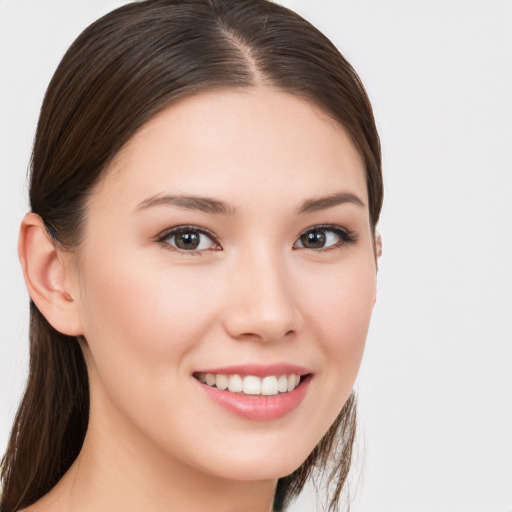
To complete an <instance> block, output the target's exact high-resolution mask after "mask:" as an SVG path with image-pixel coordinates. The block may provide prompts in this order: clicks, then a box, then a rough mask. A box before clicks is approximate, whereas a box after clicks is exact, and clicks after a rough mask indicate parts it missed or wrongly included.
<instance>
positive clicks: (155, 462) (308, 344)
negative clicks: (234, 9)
mask: <svg viewBox="0 0 512 512" xmlns="http://www.w3.org/2000/svg"><path fill="white" fill-rule="evenodd" d="M336 194H338V196H337V197H338V199H337V201H320V202H318V201H317V202H316V203H314V204H315V205H316V208H312V207H311V205H312V204H313V203H312V201H311V200H317V199H324V198H330V197H332V196H333V195H336ZM184 196H193V197H194V198H197V197H201V198H208V199H213V200H214V202H213V203H212V202H211V201H210V202H206V203H205V202H204V201H203V202H201V201H199V202H198V201H197V200H193V201H190V200H185V201H183V197H184ZM163 197H166V199H162V198H163ZM177 197H178V198H180V200H179V201H176V198H177ZM347 198H348V200H347ZM180 201H181V204H176V203H177V202H180ZM308 201H309V203H308ZM198 204H200V206H199V209H198ZM205 204H207V205H209V206H205ZM308 204H309V206H310V208H307V205H308ZM212 205H213V206H212ZM301 209H302V210H306V211H303V212H302V213H299V210H301ZM180 226H193V228H191V227H185V228H180V229H181V231H180V233H181V234H178V235H176V233H172V232H171V233H169V231H170V230H172V228H176V227H180ZM325 226H328V227H325ZM313 228H314V229H313ZM183 229H184V230H183ZM312 230H313V231H312ZM308 234H309V235H312V234H313V235H314V236H313V238H315V236H316V237H317V239H319V240H320V242H319V244H317V245H315V246H314V247H312V246H311V245H314V244H310V243H309V240H310V238H308V236H307V235H308ZM347 234H348V235H347ZM187 237H188V238H187ZM190 237H193V238H194V240H196V241H198V243H199V245H197V246H194V245H190V243H189V245H186V244H185V245H184V241H185V242H186V241H187V240H188V242H190ZM350 237H352V239H350ZM322 240H323V241H322ZM304 242H305V243H304ZM322 244H323V247H322ZM180 247H181V248H180ZM183 247H185V248H183ZM19 253H20V259H21V262H22V266H23V269H24V273H25V278H26V282H27V286H28V289H29V292H30V294H31V297H32V298H33V300H34V301H35V302H36V304H37V306H38V308H39V309H40V310H41V312H42V313H43V314H44V315H45V316H46V318H47V319H48V321H49V322H50V323H51V324H52V325H53V326H54V327H55V328H56V329H58V330H60V331H61V332H63V333H65V334H69V335H73V336H83V342H82V348H83V351H84V355H85V359H86V362H87V367H88V371H89V378H90V388H91V413H90V424H89V429H88V432H87V436H86V439H85V443H84V446H83V449H82V451H81V453H80V456H79V457H78V459H77V460H76V461H75V463H74V464H73V466H72V467H71V469H70V470H69V471H68V473H67V474H66V475H65V477H64V478H63V479H62V480H61V482H60V483H59V484H58V485H57V486H56V487H55V488H54V489H53V490H52V491H51V492H50V493H49V494H48V495H47V496H45V497H44V498H42V499H41V500H39V501H38V502H36V503H35V504H34V505H33V506H31V507H29V509H28V510H30V511H45V510H52V511H55V512H59V511H73V512H78V511H86V510H87V511H90V510H94V511H95V512H103V511H105V512H106V511H112V510H124V511H138V512H139V511H140V510H145V511H154V512H160V511H166V512H168V511H169V510H171V509H172V510H173V512H185V511H186V512H204V510H208V511H209V512H216V511H222V512H227V511H237V512H240V511H244V512H268V511H269V510H271V506H272V500H273V495H274V491H275V485H276V482H277V479H278V478H279V477H282V476H284V475H287V474H289V473H290V472H292V471H293V470H295V469H296V468H297V467H298V466H299V465H300V464H301V463H302V462H303V461H304V459H305V458H306V457H307V455H308V454H309V453H310V452H311V450H312V449H313V448H314V446H315V445H316V444H317V443H318V441H319V440H320V438H321V437H322V435H323V434H324V433H325V432H326V431H327V429H328V428H329V426H330V425H331V423H332V422H333V421H334V419H335V417H336V416H337V414H338V413H339V411H340V410H341V408H342V406H343V404H344V403H345V401H346V399H347V398H348V396H349V394H350V392H351V390H352V386H353V384H354V381H355V378H356V375H357V371H358V369H359V365H360V362H361V357H362V354H363V349H364V344H365V339H366V334H367V330H368V325H369V321H370V316H371V312H372V309H373V305H374V302H375V288H376V250H375V244H374V242H373V237H372V228H371V224H370V221H369V212H368V195H367V189H366V181H365V171H364V165H363V162H362V160H361V157H360V155H359V154H358V152H357V150H356V148H355V146H354V145H353V143H352V142H351V140H350V139H349V137H348V136H347V133H346V131H345V130H344V129H343V128H342V127H341V126H340V125H339V124H338V123H337V122H335V121H334V120H332V119H331V118H330V117H329V116H327V115H326V114H324V113H323V112H322V111H321V110H320V109H319V108H317V107H316V106H315V105H313V104H312V103H311V102H309V101H307V100H304V99H301V98H298V97H296V96H293V95H290V94H288V93H285V92H282V91H280V90H277V89H273V88H270V87H251V88H247V89H241V90H216V91H210V92H205V93H200V94H198V95H195V96H192V97H189V98H186V99H184V100H181V101H180V102H178V103H177V104H175V105H173V106H171V107H169V108H168V109H166V110H165V111H163V112H161V113H160V114H158V115H157V116H156V117H155V118H153V119H152V120H151V121H150V122H149V123H147V124H146V125H145V126H143V127H142V129H141V130H140V131H139V132H138V133H137V134H135V136H134V137H133V138H132V139H131V140H130V141H129V142H128V144H127V145H126V146H125V147H124V148H123V150H122V151H121V152H120V153H119V154H118V156H117V158H116V159H115V161H114V162H113V163H112V165H111V166H110V168H109V169H107V171H106V173H105V174H104V176H103V179H102V180H101V181H100V182H99V183H98V184H97V185H96V187H95V190H94V193H93V194H92V196H91V198H90V200H89V203H88V208H87V219H86V224H85V233H84V238H83V242H82V244H81V245H80V247H79V248H78V250H77V251H76V253H74V254H71V253H67V252H64V251H62V250H60V249H59V248H58V247H54V245H53V244H52V242H51V241H50V240H49V239H48V237H47V236H46V234H45V231H44V228H43V226H42V222H41V219H40V218H39V217H38V216H37V215H35V214H32V213H29V214H28V215H27V216H26V217H25V219H24V221H23V224H22V227H21V234H20V244H19ZM283 362H285V363H292V364H297V365H300V366H304V367H306V368H308V369H309V370H310V372H311V374H312V379H311V382H310V385H309V389H308V392H307V394H306V397H305V398H304V400H303V401H302V403H301V404H300V405H299V407H298V408H297V409H295V410H294V411H292V412H291V413H290V414H288V415H286V416H285V417H283V418H280V419H278V420H273V421H253V420H249V419H244V418H241V417H240V416H237V415H235V414H233V413H231V412H229V411H226V410H225V409H223V408H221V407H219V406H218V405H217V404H216V403H214V402H213V401H212V400H211V399H210V398H209V397H208V396H207V395H206V394H205V393H204V392H202V390H201V387H200V386H198V383H197V380H196V379H195V378H194V376H193V373H194V372H197V371H200V370H201V369H204V368H212V367H224V366H228V365H236V364H249V363H260V364H271V363H283Z"/></svg>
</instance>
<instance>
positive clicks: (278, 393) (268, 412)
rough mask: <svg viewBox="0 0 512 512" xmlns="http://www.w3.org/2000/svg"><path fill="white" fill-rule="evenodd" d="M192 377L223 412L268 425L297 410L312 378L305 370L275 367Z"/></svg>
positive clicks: (226, 369)
mask: <svg viewBox="0 0 512 512" xmlns="http://www.w3.org/2000/svg"><path fill="white" fill-rule="evenodd" d="M193 377H194V379H195V380H196V381H197V383H198V384H199V386H200V388H201V390H202V391H203V392H204V393H205V394H206V395H207V396H208V397H209V398H210V399H211V400H212V401H213V402H214V403H215V404H217V405H220V406H221V407H222V408H223V409H224V410H227V411H229V412H231V413H234V414H235V415H237V416H239V417H242V418H244V419H250V420H262V421H269V420H276V419H279V418H282V417H283V416H286V415H287V414H289V413H290V412H292V411H293V410H295V409H297V408H298V407H299V405H300V404H301V402H302V400H303V399H304V397H305V396H306V394H307V390H308V388H309V383H310V381H311V379H312V378H313V375H312V373H310V372H309V371H308V370H307V369H305V368H300V367H297V366H293V367H292V366H289V365H277V366H274V367H272V366H271V367H259V366H258V367H256V366H251V367H231V368H229V369H228V368H223V369H218V370H208V371H200V372H195V373H194V374H193Z"/></svg>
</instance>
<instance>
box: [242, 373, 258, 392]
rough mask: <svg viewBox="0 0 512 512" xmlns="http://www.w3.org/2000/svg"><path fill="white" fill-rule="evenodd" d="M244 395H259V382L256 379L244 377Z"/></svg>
mask: <svg viewBox="0 0 512 512" xmlns="http://www.w3.org/2000/svg"><path fill="white" fill-rule="evenodd" d="M243 389H244V393H245V394H246V395H260V394H261V380H260V379H258V377H253V376H252V375H247V377H244V387H243Z"/></svg>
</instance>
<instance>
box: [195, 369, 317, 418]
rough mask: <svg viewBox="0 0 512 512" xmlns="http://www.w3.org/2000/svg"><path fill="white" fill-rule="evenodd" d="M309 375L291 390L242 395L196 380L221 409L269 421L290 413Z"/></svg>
mask: <svg viewBox="0 0 512 512" xmlns="http://www.w3.org/2000/svg"><path fill="white" fill-rule="evenodd" d="M310 381H311V375H308V376H307V377H306V378H305V379H304V380H303V381H301V383H300V384H299V386H297V387H296V388H295V389H294V390H293V391H288V392H287V393H282V394H279V395H269V396H262V395H242V394H237V393H231V392H230V391H223V390H220V389H217V388H214V387H211V386H208V385H207V384H203V383H202V382H199V381H198V380H196V382H197V383H198V384H199V385H200V386H201V389H202V390H203V391H204V392H205V393H206V394H207V395H208V396H209V397H210V398H211V399H212V400H213V401H214V402H215V403H216V404H218V405H220V406H221V407H222V408H223V409H225V410H227V411H229V412H231V413H233V414H235V415H237V416H240V417H242V418H244V419H248V420H256V421H271V420H277V419H279V418H282V417H284V416H286V415H287V414H289V413H291V412H292V411H294V410H295V409H297V407H299V405H300V403H301V402H302V400H303V399H304V397H305V396H306V393H307V391H308V387H309V382H310Z"/></svg>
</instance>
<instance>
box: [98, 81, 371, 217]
mask: <svg viewBox="0 0 512 512" xmlns="http://www.w3.org/2000/svg"><path fill="white" fill-rule="evenodd" d="M339 190H347V191H350V192H353V193H356V194H357V195H358V196H359V197H361V199H362V200H363V201H364V202H365V203H367V191H366V178H365V169H364V164H363V161H362V158H361V156H360V155H359V153H358V151H357V149H356V148H355V146H354V144H353V143H352V142H351V140H350V137H349V136H348V134H347V132H346V130H345V129H344V128H343V127H342V126H341V125H340V124H339V123H338V122H336V121H335V120H333V119H332V118H331V117H329V116H328V115H326V114H325V113H324V112H323V111H322V110H321V109H320V108H318V107H317V106H316V105H315V104H313V103H312V102H310V101H308V100H306V99H303V98H300V97H297V96H294V95H291V94H289V93H286V92H283V91H280V90H276V89H272V88H263V87H251V88H246V89H240V90H231V89H229V90H214V91H208V92H203V93H199V94H197V95H194V96H191V97H187V98H185V99H183V100H180V101H179V102H177V103H176V104H173V105H172V106H170V107H168V108H167V109H165V110H164V111H162V112H160V113H159V114H158V115H157V116H155V117H154V118H153V119H151V120H150V121H149V122H148V123H147V124H145V125H144V126H143V127H142V128H141V129H140V130H139V131H138V132H137V133H136V134H135V135H134V136H133V137H132V139H131V140H130V141H129V142H128V143H127V144H126V145H125V147H124V148H123V149H122V150H121V152H120V153H119V154H118V155H117V157H116V158H115V160H114V162H113V163H112V164H111V166H110V168H109V169H107V171H106V173H105V177H104V179H103V180H102V182H101V183H100V185H99V187H98V188H97V190H96V193H95V194H93V202H95V201H94V199H95V197H96V196H102V195H111V196H112V197H111V199H114V200H115V201H116V203H118V204H119V205H121V204H122V205H124V206H126V207H127V208H129V207H133V206H136V204H138V203H139V202H140V201H141V198H143V196H149V195H152V194H153V195H154V194H158V193H163V192H172V193H175V194H180V193H183V194H187V193H194V194H200V195H209V196H211V195H213V196H216V197H219V198H222V199H225V200H228V201H230V202H234V203H244V201H251V199H254V200H256V201H259V202H260V203H262V204H266V203H268V204H270V203H272V201H278V202H282V200H283V196H287V197H290V199H293V198H294V197H295V195H297V198H296V199H297V200H300V199H302V197H298V196H304V195H305V194H306V195H307V196H311V195H317V194H318V195H326V194H329V193H332V192H333V191H336V192H337V191H339Z"/></svg>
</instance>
